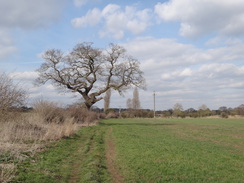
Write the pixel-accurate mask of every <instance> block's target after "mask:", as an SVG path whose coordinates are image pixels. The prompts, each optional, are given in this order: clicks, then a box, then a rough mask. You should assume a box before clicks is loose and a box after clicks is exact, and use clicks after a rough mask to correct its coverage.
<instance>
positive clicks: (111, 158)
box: [105, 128, 124, 183]
mask: <svg viewBox="0 0 244 183" xmlns="http://www.w3.org/2000/svg"><path fill="white" fill-rule="evenodd" d="M112 130H113V129H112V128H110V129H109V131H108V133H107V134H106V137H105V144H106V159H107V167H108V171H109V173H110V174H111V177H112V182H113V183H123V182H124V181H123V177H122V176H121V174H120V172H119V169H118V168H117V167H116V165H115V159H116V151H115V146H114V143H113V140H112V138H111V133H112Z"/></svg>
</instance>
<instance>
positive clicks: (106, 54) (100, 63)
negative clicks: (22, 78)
mask: <svg viewBox="0 0 244 183" xmlns="http://www.w3.org/2000/svg"><path fill="white" fill-rule="evenodd" d="M43 59H44V61H45V62H44V63H43V64H42V65H41V66H40V68H39V69H38V70H37V71H38V73H39V77H38V78H37V80H36V81H37V83H39V84H45V83H46V82H47V81H51V82H52V83H53V84H54V85H56V86H58V87H61V88H67V89H69V90H71V91H73V92H78V93H79V94H81V95H82V97H83V98H84V100H85V105H86V107H87V108H88V109H90V107H91V106H92V105H93V104H95V103H96V102H98V101H100V100H101V99H103V97H102V95H103V94H104V93H105V92H106V91H107V90H108V89H110V88H111V89H114V90H117V91H118V92H119V93H120V94H122V93H123V91H125V90H126V89H128V88H130V87H132V86H137V87H140V88H143V87H145V79H144V77H143V72H142V71H141V70H140V67H139V62H138V61H137V60H136V59H135V58H133V57H131V56H129V55H127V54H126V50H125V49H124V48H123V47H121V46H119V45H115V44H110V45H109V48H108V49H104V50H101V49H97V48H94V47H93V44H92V43H80V44H77V45H76V46H75V47H74V49H73V50H72V51H71V52H69V53H66V54H64V53H63V52H62V51H60V50H56V49H51V50H47V51H46V52H45V53H44V54H43Z"/></svg>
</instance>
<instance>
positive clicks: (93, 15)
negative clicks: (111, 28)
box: [72, 8, 101, 27]
mask: <svg viewBox="0 0 244 183" xmlns="http://www.w3.org/2000/svg"><path fill="white" fill-rule="evenodd" d="M100 19H101V11H100V10H99V9H97V8H94V9H92V10H91V11H88V13H87V14H86V15H85V16H83V17H80V18H75V19H73V20H72V25H73V26H74V27H86V26H94V25H96V24H97V23H98V22H99V21H100Z"/></svg>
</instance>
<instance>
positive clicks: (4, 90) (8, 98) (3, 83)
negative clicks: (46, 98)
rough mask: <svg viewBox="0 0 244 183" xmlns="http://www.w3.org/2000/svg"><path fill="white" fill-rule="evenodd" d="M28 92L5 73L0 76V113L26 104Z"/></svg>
mask: <svg viewBox="0 0 244 183" xmlns="http://www.w3.org/2000/svg"><path fill="white" fill-rule="evenodd" d="M26 97H27V95H26V92H25V91H24V90H23V89H22V88H21V87H19V85H18V84H14V83H13V80H12V79H11V78H10V77H9V76H8V75H7V74H5V73H1V74H0V113H2V112H3V111H5V110H7V109H9V108H11V107H18V106H21V105H23V104H24V102H25V100H26Z"/></svg>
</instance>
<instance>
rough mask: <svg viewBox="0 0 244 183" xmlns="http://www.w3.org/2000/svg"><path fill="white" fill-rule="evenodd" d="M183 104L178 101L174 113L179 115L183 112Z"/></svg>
mask: <svg viewBox="0 0 244 183" xmlns="http://www.w3.org/2000/svg"><path fill="white" fill-rule="evenodd" d="M182 111H183V106H182V104H180V103H176V104H175V105H174V107H173V114H174V115H175V116H177V117H179V116H180V115H181V114H182Z"/></svg>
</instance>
